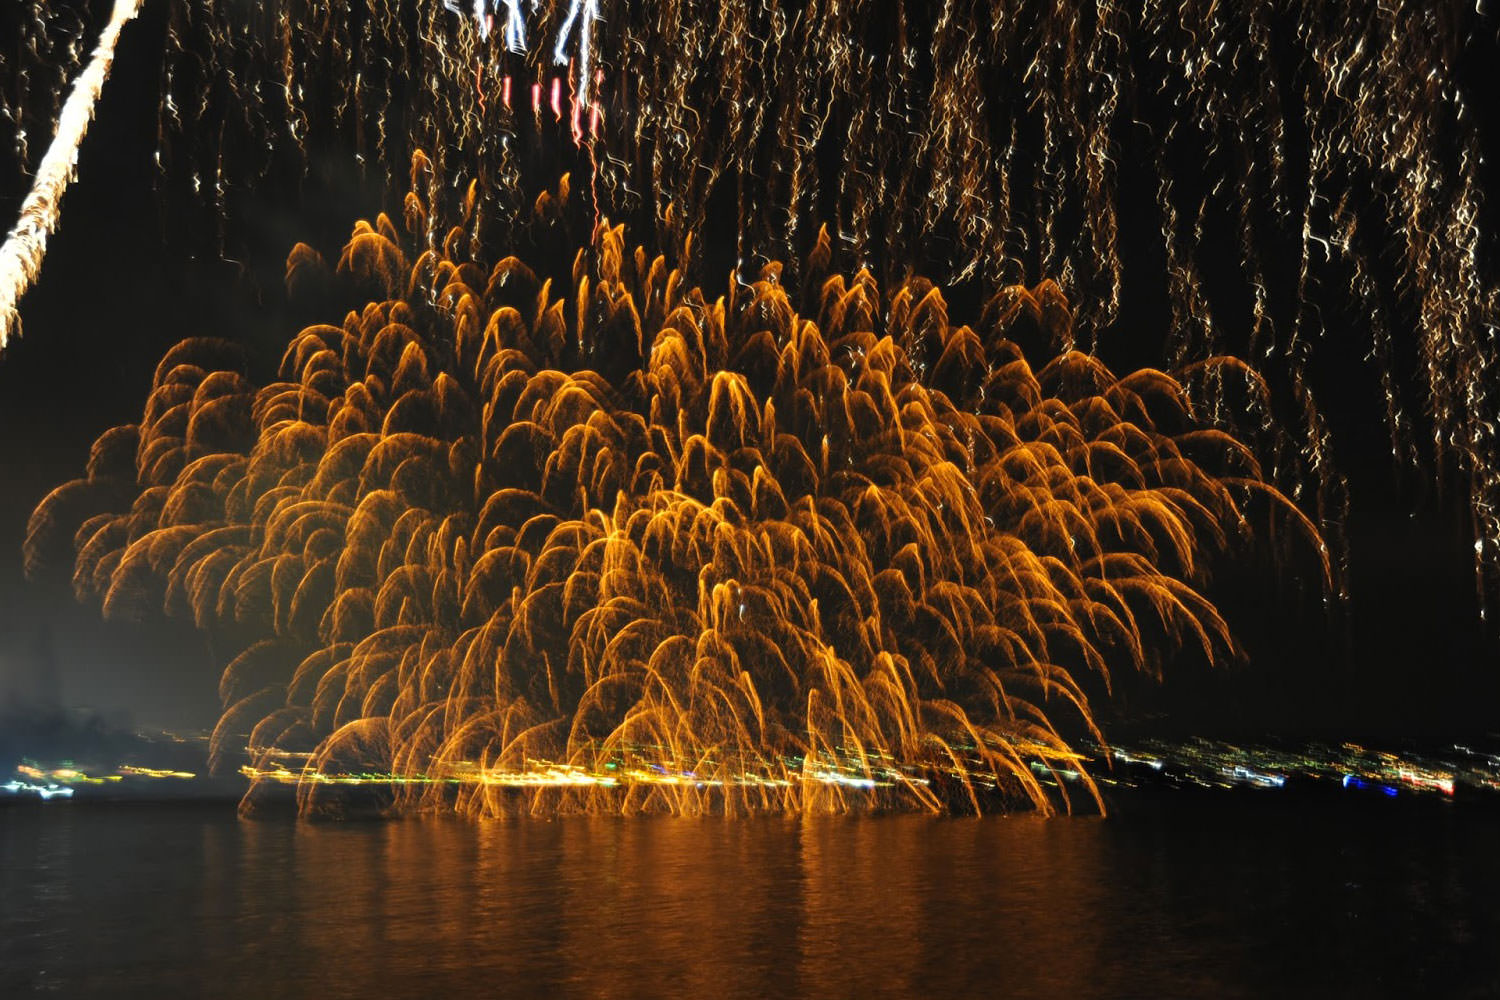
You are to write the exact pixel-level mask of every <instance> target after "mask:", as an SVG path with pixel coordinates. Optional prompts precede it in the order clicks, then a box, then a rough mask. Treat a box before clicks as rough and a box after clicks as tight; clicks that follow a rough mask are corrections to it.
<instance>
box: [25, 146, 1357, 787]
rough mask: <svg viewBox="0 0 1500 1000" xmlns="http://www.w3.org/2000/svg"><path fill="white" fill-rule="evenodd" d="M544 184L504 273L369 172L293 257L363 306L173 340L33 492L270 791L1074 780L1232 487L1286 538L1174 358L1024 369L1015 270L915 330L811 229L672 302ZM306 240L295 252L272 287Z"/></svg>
mask: <svg viewBox="0 0 1500 1000" xmlns="http://www.w3.org/2000/svg"><path fill="white" fill-rule="evenodd" d="M434 170H435V168H434V166H433V165H432V164H431V163H429V162H428V161H427V160H426V159H425V158H422V157H419V158H418V160H417V161H416V164H415V166H414V168H413V187H414V188H415V191H416V192H421V191H428V190H445V189H446V187H445V185H443V184H441V183H439V182H438V181H437V180H436V179H435V178H434V176H433V172H434ZM482 198H483V196H482V193H481V192H479V191H478V189H477V187H476V186H474V185H471V186H470V187H469V188H468V189H467V195H466V197H465V198H464V199H463V203H462V204H463V206H464V207H461V212H463V213H466V214H467V215H468V216H469V218H470V222H469V225H474V224H477V223H475V222H474V220H473V215H474V213H475V212H476V209H477V206H478V205H479V204H480V203H481V202H482ZM567 201H568V198H567V185H566V184H564V185H563V186H562V188H561V189H560V191H559V192H558V193H557V194H556V195H544V196H543V197H542V198H541V199H539V201H538V202H537V206H536V210H535V211H536V221H535V222H534V224H533V226H532V228H533V229H534V230H535V232H536V233H538V234H540V235H537V236H536V237H535V239H534V240H533V248H534V251H535V254H536V257H535V258H534V260H535V262H536V263H537V264H538V266H539V267H540V268H541V270H542V273H541V274H538V273H537V272H536V271H534V270H533V269H532V268H531V267H528V265H527V264H526V263H523V262H522V261H521V260H519V259H517V258H516V257H513V256H507V257H505V258H504V259H502V260H500V261H499V262H498V263H495V264H494V265H493V266H486V265H485V264H484V263H483V262H482V261H481V260H479V259H475V258H473V257H471V256H469V255H468V248H469V247H470V246H472V245H474V242H475V241H474V240H473V239H472V238H471V234H470V233H467V232H466V231H465V230H464V229H463V228H461V227H458V228H454V229H452V230H451V231H450V232H448V233H447V235H446V236H445V238H444V239H443V240H442V242H441V243H440V245H439V246H438V247H436V248H433V247H429V246H427V242H426V241H427V235H428V233H429V232H430V226H431V221H430V215H429V212H430V209H429V205H428V204H427V203H426V202H425V201H424V200H423V198H422V196H421V195H420V194H418V193H413V194H410V195H408V197H407V200H406V204H405V212H404V216H403V226H402V227H401V228H398V227H397V225H396V224H394V223H393V222H392V221H391V220H389V219H387V218H386V217H384V216H382V217H380V218H379V219H378V220H377V221H376V222H375V223H374V224H373V225H371V224H367V223H361V224H360V225H359V226H358V227H356V229H355V232H354V234H353V236H352V238H351V239H350V242H349V243H348V245H347V246H346V247H345V248H344V251H343V253H342V255H341V257H340V259H339V261H338V263H337V266H336V268H335V269H334V270H335V271H336V274H337V277H336V278H335V279H332V280H335V281H336V282H338V283H341V285H342V287H343V288H344V289H345V294H346V295H356V294H358V295H366V296H369V301H368V302H366V303H365V304H360V303H361V302H364V300H363V299H360V298H355V299H352V300H350V301H352V302H353V303H354V304H355V305H356V308H354V309H353V310H352V311H350V312H349V313H348V314H347V317H346V318H345V320H344V321H343V323H342V325H340V326H328V325H317V326H312V327H309V328H307V329H305V330H303V331H302V332H301V333H300V334H298V335H297V336H296V337H295V338H294V339H293V340H292V342H291V343H290V344H289V346H288V347H287V350H286V352H285V355H284V357H283V361H282V365H281V372H280V378H279V380H277V381H274V382H271V383H269V384H266V385H263V386H257V385H254V384H252V383H251V382H250V381H248V380H247V378H246V377H245V376H244V375H243V374H242V373H241V371H240V368H239V366H238V363H237V362H236V361H235V359H234V356H233V351H232V349H230V348H229V347H228V346H227V345H224V344H220V343H215V342H209V341H189V342H187V343H185V344H183V345H181V346H179V347H178V348H175V349H174V350H172V351H171V352H169V353H168V354H167V356H166V357H165V358H164V359H163V360H162V362H161V364H160V365H159V367H158V369H157V375H156V379H155V384H154V387H153V389H152V392H151V395H150V398H149V399H148V401H147V404H146V408H145V412H144V413H143V416H142V419H141V422H140V423H139V424H137V425H133V426H127V427H120V428H116V429H114V430H112V431H109V432H107V433H106V434H104V435H103V436H102V437H101V438H100V439H99V441H98V442H97V444H96V445H95V448H94V451H93V454H92V456H91V458H90V462H89V468H88V473H87V475H86V476H85V477H84V478H82V479H80V480H77V481H75V482H73V483H69V484H66V485H64V486H62V487H60V488H59V489H57V490H56V491H54V492H53V493H52V494H51V495H50V496H49V497H47V498H46V499H45V500H44V501H43V502H42V503H41V505H40V506H39V507H38V508H37V511H36V513H35V514H34V516H33V519H32V523H31V526H30V531H29V538H28V554H29V557H30V558H31V559H32V561H33V564H40V563H42V562H45V561H46V560H47V559H49V558H50V556H49V551H50V550H51V549H52V548H54V547H55V546H56V545H58V544H59V542H60V540H66V539H67V538H69V537H71V538H72V541H73V548H74V552H75V555H76V561H75V565H76V573H75V577H74V580H75V584H76V586H77V589H78V590H79V592H80V594H81V595H83V596H86V597H90V598H94V599H98V600H100V601H102V605H103V609H104V611H105V613H106V614H108V615H113V616H130V615H134V614H141V613H150V612H152V611H154V609H156V608H165V609H166V611H167V612H169V613H172V614H177V615H183V616H188V617H191V618H192V619H193V620H194V621H195V622H196V623H197V624H198V625H199V626H201V627H204V628H210V629H214V630H216V633H215V634H216V635H219V636H223V637H225V639H226V641H228V640H229V639H230V638H233V637H240V638H243V639H244V640H245V641H244V642H243V648H244V651H243V652H242V653H241V654H240V655H238V656H237V657H235V659H234V660H233V662H231V663H230V664H229V666H228V667H227V669H225V671H224V673H223V677H222V681H221V684H220V694H221V696H222V699H223V702H224V706H225V713H224V716H223V719H222V721H221V723H220V726H219V731H218V733H217V735H216V742H217V743H218V745H219V750H220V751H221V752H222V751H223V750H224V749H225V748H226V747H229V746H231V745H235V744H236V743H237V742H239V741H240V739H241V738H240V737H239V736H238V735H237V734H240V733H243V732H249V733H250V737H249V744H250V747H251V754H252V757H253V758H255V759H254V760H253V762H252V767H251V773H253V774H255V775H256V776H258V777H265V778H268V779H271V780H275V779H276V778H278V777H280V778H288V777H295V778H297V779H298V780H300V782H301V785H302V788H303V792H304V798H305V801H306V803H307V804H309V806H311V805H313V804H315V803H316V801H317V799H318V793H319V790H320V789H323V788H326V787H328V786H329V785H330V783H336V781H337V780H338V779H340V778H341V777H348V776H351V775H359V774H370V773H376V774H380V775H383V776H384V778H383V780H384V781H386V782H387V783H390V784H393V786H394V787H395V788H396V789H397V791H396V794H397V796H398V799H399V802H400V804H402V805H404V806H432V807H435V806H438V805H442V806H445V807H446V806H450V805H452V804H454V803H455V801H456V804H457V807H458V808H459V809H461V810H463V811H467V812H472V813H477V814H485V815H489V814H495V813H501V812H507V811H511V810H516V809H521V810H530V811H544V812H551V811H557V810H571V809H591V810H620V811H627V812H630V811H638V810H663V811H670V812H679V813H682V812H703V811H720V810H722V811H727V812H731V813H737V812H745V811H760V810H774V811H802V812H806V811H823V810H843V809H854V808H919V809H931V810H941V809H949V808H961V809H975V810H977V809H981V808H986V807H988V806H990V805H995V804H1000V805H1015V804H1024V803H1029V804H1031V805H1034V806H1035V807H1037V808H1039V809H1042V810H1050V809H1053V808H1056V807H1057V806H1058V805H1059V804H1066V803H1067V802H1068V801H1069V800H1068V798H1067V795H1066V792H1065V791H1064V792H1061V793H1052V792H1049V788H1050V787H1051V786H1050V785H1049V784H1048V782H1049V781H1052V782H1054V783H1055V781H1056V777H1057V775H1059V774H1062V773H1063V772H1066V773H1068V774H1076V775H1077V776H1078V780H1079V782H1080V787H1081V788H1083V789H1084V790H1085V795H1086V797H1092V796H1094V794H1095V793H1094V789H1093V785H1092V782H1091V781H1090V779H1089V778H1088V776H1087V774H1086V773H1081V772H1080V771H1079V770H1078V763H1077V755H1076V754H1074V753H1073V752H1072V751H1071V750H1070V749H1069V745H1068V741H1067V738H1066V736H1065V734H1066V732H1068V731H1070V730H1075V731H1078V732H1082V733H1092V734H1093V735H1094V737H1096V738H1097V736H1098V734H1097V732H1095V731H1094V727H1093V723H1092V713H1091V710H1090V707H1089V699H1088V695H1087V690H1086V689H1087V688H1088V687H1089V686H1093V687H1095V689H1096V690H1104V689H1107V687H1108V681H1109V677H1110V672H1111V671H1112V670H1115V669H1144V670H1147V671H1150V672H1152V673H1156V672H1158V671H1159V670H1160V667H1161V663H1162V658H1163V657H1164V656H1167V655H1170V654H1171V653H1172V651H1174V650H1177V649H1181V648H1184V647H1192V648H1194V649H1197V650H1198V651H1199V652H1200V654H1201V655H1202V656H1204V657H1206V658H1208V659H1211V660H1214V659H1220V658H1222V657H1224V656H1225V655H1226V654H1228V653H1229V652H1230V651H1231V649H1232V648H1233V644H1232V641H1231V639H1230V636H1229V633H1228V629H1227V627H1226V625H1225V622H1224V621H1223V619H1222V618H1221V617H1220V615H1219V614H1218V612H1217V611H1216V610H1215V609H1214V608H1213V606H1212V605H1211V604H1210V603H1209V601H1208V600H1206V599H1205V598H1204V596H1203V595H1202V593H1201V591H1200V589H1199V588H1198V586H1197V584H1199V583H1200V582H1201V581H1202V580H1203V578H1204V572H1205V569H1206V567H1205V560H1206V559H1208V558H1209V557H1210V556H1212V555H1213V554H1214V553H1216V552H1220V551H1222V550H1223V549H1224V548H1225V546H1226V545H1228V544H1229V543H1230V541H1231V540H1232V539H1234V538H1238V537H1241V536H1242V535H1243V534H1244V533H1245V532H1247V531H1248V524H1249V519H1248V516H1247V511H1248V510H1249V509H1250V508H1252V507H1253V508H1256V509H1262V510H1264V509H1270V510H1272V511H1274V512H1275V515H1276V516H1277V517H1279V518H1283V519H1289V520H1290V521H1292V522H1293V523H1296V524H1298V525H1299V526H1301V528H1303V529H1304V530H1306V531H1307V532H1308V533H1309V536H1310V537H1312V538H1313V539H1314V542H1316V538H1315V535H1316V533H1315V532H1314V531H1313V529H1312V526H1311V524H1310V523H1308V522H1307V521H1306V519H1305V518H1303V517H1302V516H1301V515H1300V514H1299V513H1298V512H1297V511H1296V508H1295V507H1294V506H1292V505H1291V504H1290V503H1289V502H1288V501H1286V500H1285V499H1284V498H1283V497H1281V496H1280V494H1278V493H1277V492H1276V491H1275V489H1274V488H1272V487H1271V486H1270V485H1268V484H1267V482H1266V481H1265V479H1264V477H1263V476H1262V474H1261V471H1260V468H1259V466H1258V464H1257V462H1256V461H1255V459H1254V457H1253V456H1252V455H1251V454H1250V452H1249V450H1248V449H1246V448H1245V447H1243V446H1242V445H1240V444H1239V443H1238V442H1236V441H1235V440H1234V439H1232V438H1231V437H1229V436H1228V435H1226V434H1224V433H1223V432H1220V431H1216V430H1212V429H1210V428H1208V427H1206V426H1205V425H1204V424H1203V423H1202V421H1201V420H1200V418H1199V417H1198V413H1197V410H1196V408H1195V407H1194V405H1193V404H1192V402H1191V400H1190V398H1189V395H1188V393H1186V392H1185V391H1184V390H1183V388H1182V387H1181V385H1179V383H1178V382H1176V381H1175V380H1174V379H1172V378H1170V377H1169V376H1167V375H1165V374H1163V373H1161V372H1157V371H1152V370H1146V371H1140V372H1136V373H1134V374H1132V375H1129V376H1126V377H1124V378H1117V377H1115V376H1114V375H1112V374H1111V373H1110V372H1109V371H1108V370H1107V369H1106V368H1105V367H1104V366H1103V365H1102V364H1100V363H1099V362H1098V361H1097V360H1096V359H1094V358H1091V357H1088V356H1086V355H1083V354H1079V353H1077V352H1064V353H1062V354H1060V355H1058V356H1057V357H1056V358H1054V359H1053V360H1051V361H1050V362H1049V363H1048V364H1046V365H1045V366H1044V367H1042V368H1041V369H1040V370H1033V368H1032V367H1031V366H1030V365H1029V364H1028V363H1027V361H1026V359H1025V357H1024V356H1023V354H1022V352H1021V350H1020V348H1019V347H1018V346H1017V344H1016V342H1015V341H1014V339H1012V338H1013V337H1014V336H1020V335H1021V332H1022V331H1025V330H1028V329H1029V330H1030V331H1031V333H1030V334H1029V335H1030V336H1031V337H1032V338H1033V339H1042V340H1047V339H1066V338H1067V337H1068V336H1069V333H1068V330H1067V329H1066V328H1067V326H1068V324H1070V323H1071V322H1072V318H1071V314H1070V312H1069V310H1068V307H1067V304H1066V302H1065V301H1064V299H1063V297H1062V296H1061V294H1060V292H1059V291H1058V289H1057V288H1056V286H1053V285H1051V284H1043V285H1041V286H1038V287H1036V288H1033V289H1029V290H1028V289H1025V288H1021V287H1011V288H1008V289H1005V290H1003V291H1002V292H1000V293H999V294H997V295H996V296H995V297H994V298H993V299H992V300H991V301H990V302H989V303H988V305H987V306H986V308H985V310H984V313H983V317H982V319H981V322H980V323H979V325H978V326H977V327H973V328H971V327H969V326H963V325H953V324H951V323H950V322H949V320H948V317H947V307H946V304H945V302H944V299H943V296H942V294H941V292H940V291H939V290H938V289H937V288H936V287H934V286H932V285H931V284H929V283H927V282H925V281H923V280H921V279H916V278H913V279H911V280H908V281H906V282H904V283H903V284H901V285H900V286H897V287H894V288H889V289H884V290H883V289H882V288H881V287H880V285H879V283H878V282H877V281H876V280H875V278H874V277H873V276H872V275H871V274H870V273H869V272H868V271H864V270H861V271H857V272H856V273H854V274H853V275H844V274H839V273H837V272H836V271H835V270H834V269H833V263H834V260H835V253H834V248H833V245H832V242H831V240H830V239H829V238H828V237H827V234H826V233H825V234H823V235H822V236H821V237H820V238H819V240H818V241H817V243H816V244H815V247H814V250H813V253H812V254H811V256H810V257H809V259H808V260H807V261H806V262H804V263H803V265H802V266H801V268H800V269H799V270H800V273H801V278H800V279H799V281H798V283H797V285H796V286H795V287H788V286H787V285H785V284H783V278H784V275H785V269H784V268H783V267H782V266H780V265H778V264H770V265H767V266H766V267H765V268H764V269H763V270H762V271H761V273H760V274H759V276H758V277H757V278H756V280H754V281H752V282H749V283H745V284H741V283H739V282H732V283H731V285H730V287H729V288H728V290H727V292H726V294H724V295H723V296H721V297H718V298H715V299H713V300H710V299H709V298H708V297H707V296H706V295H705V294H704V293H703V292H702V291H701V290H700V289H698V288H695V287H692V286H691V285H690V283H689V282H688V281H686V280H685V278H684V276H683V274H682V272H681V271H679V270H677V269H674V268H672V267H671V266H670V265H669V264H668V263H667V261H666V259H665V258H664V257H662V256H655V257H653V256H651V255H649V254H647V253H646V252H645V251H644V250H642V249H639V248H638V249H636V250H634V251H630V250H629V249H628V248H627V244H626V242H625V235H624V231H623V227H618V226H616V227H611V226H610V225H609V224H607V223H601V224H600V225H599V226H598V227H597V228H596V229H595V230H594V231H593V233H592V237H591V239H590V240H588V242H587V244H586V245H582V246H579V247H578V248H577V250H576V253H570V252H568V248H569V247H570V245H571V244H570V243H569V241H568V240H567V239H566V238H565V237H564V235H562V234H564V233H565V232H566V230H567V219H568V218H570V217H572V216H574V215H576V214H579V213H577V212H576V211H572V210H570V209H569V207H568V205H567ZM583 214H585V215H587V214H588V213H583ZM402 229H404V232H402ZM549 248H550V249H549ZM570 257H571V258H572V264H571V268H569V266H568V260H569V258H570ZM328 270H329V269H328V268H327V266H326V265H325V264H324V263H323V261H322V258H320V257H319V256H318V255H317V254H316V253H315V252H314V251H312V250H310V249H309V248H307V247H305V246H300V245H299V247H297V248H296V249H295V250H294V251H293V252H292V254H291V255H290V257H289V260H288V281H289V283H290V284H291V285H292V287H293V288H294V290H295V291H297V292H298V293H299V294H303V293H305V291H306V289H307V288H309V287H312V286H314V285H316V284H317V283H318V280H319V276H320V275H321V274H325V273H326V272H327V271H328ZM549 271H550V272H552V274H553V275H554V276H553V277H548V276H547V274H548V272H549ZM1324 569H1325V572H1326V570H1327V566H1326V563H1325V565H1324ZM1089 678H1093V679H1094V680H1092V681H1091V680H1089ZM289 754H290V755H295V756H293V757H290V758H289V757H288V755H289ZM288 759H293V760H295V761H297V763H296V765H295V768H294V769H293V768H288V767H287V766H285V762H286V761H287V760H288ZM1059 795H1060V796H1061V797H1060V798H1059V797H1058V796H1059Z"/></svg>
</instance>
